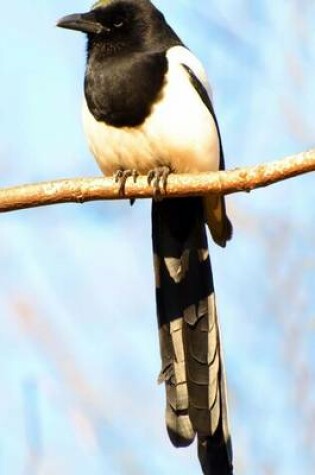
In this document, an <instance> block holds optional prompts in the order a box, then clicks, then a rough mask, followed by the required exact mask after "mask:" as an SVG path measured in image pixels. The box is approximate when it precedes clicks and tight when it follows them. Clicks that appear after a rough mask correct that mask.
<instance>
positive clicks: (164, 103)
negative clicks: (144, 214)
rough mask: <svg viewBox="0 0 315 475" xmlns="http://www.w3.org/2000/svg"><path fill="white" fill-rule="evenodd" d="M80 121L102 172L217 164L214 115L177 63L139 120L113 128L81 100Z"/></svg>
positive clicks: (191, 169)
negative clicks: (164, 166)
mask: <svg viewBox="0 0 315 475" xmlns="http://www.w3.org/2000/svg"><path fill="white" fill-rule="evenodd" d="M83 125H84V130H85V133H86V136H87V139H88V143H89V147H90V150H91V152H92V153H93V155H94V156H95V158H96V160H97V162H98V164H99V166H100V168H101V170H102V171H103V173H105V174H107V175H110V174H113V173H114V172H115V171H116V170H118V169H125V170H126V169H136V170H138V172H139V173H141V174H145V173H147V172H148V171H149V170H151V169H152V168H155V167H156V166H159V165H167V166H169V167H170V168H171V169H172V170H173V171H175V172H198V171H208V170H216V169H217V168H218V164H219V153H220V152H219V139H218V134H217V130H216V126H215V123H214V120H213V118H212V116H211V114H210V113H209V111H208V109H207V108H206V107H205V106H204V104H203V102H202V101H201V100H200V98H199V96H198V94H197V92H196V91H195V90H194V88H193V87H192V85H191V83H190V81H189V78H188V76H187V74H186V72H185V70H184V68H183V67H182V66H181V65H170V66H169V70H168V73H167V75H166V78H165V81H164V85H163V88H162V90H161V93H160V94H159V96H158V98H157V99H156V101H155V102H154V104H153V105H152V107H151V109H150V113H149V114H148V115H147V117H146V118H145V120H144V121H143V122H142V123H141V124H140V125H137V126H134V127H114V126H111V125H108V124H106V123H105V122H103V121H97V120H96V119H95V117H94V116H93V115H92V114H91V112H90V110H89V108H88V106H87V103H86V100H84V102H83Z"/></svg>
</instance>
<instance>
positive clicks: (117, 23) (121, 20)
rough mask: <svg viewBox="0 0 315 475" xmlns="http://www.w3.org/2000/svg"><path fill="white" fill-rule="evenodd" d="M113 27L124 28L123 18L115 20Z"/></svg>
mask: <svg viewBox="0 0 315 475" xmlns="http://www.w3.org/2000/svg"><path fill="white" fill-rule="evenodd" d="M113 26H114V27H115V28H121V27H122V26H124V20H123V19H122V18H117V19H116V20H114V22H113Z"/></svg>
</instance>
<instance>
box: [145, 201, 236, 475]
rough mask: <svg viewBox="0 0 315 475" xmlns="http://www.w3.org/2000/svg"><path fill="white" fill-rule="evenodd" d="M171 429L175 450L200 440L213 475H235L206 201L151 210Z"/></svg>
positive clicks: (202, 456) (164, 203) (204, 466)
mask: <svg viewBox="0 0 315 475" xmlns="http://www.w3.org/2000/svg"><path fill="white" fill-rule="evenodd" d="M152 241H153V252H154V264H155V278H156V301H157V313H158V323H159V338H160V350H161V358H162V371H161V374H160V377H159V381H160V382H165V386H166V426H167V430H168V434H169V437H170V439H171V441H172V443H173V444H174V445H175V446H176V447H184V446H187V445H189V444H191V443H192V441H193V440H194V438H195V434H197V436H198V454H199V459H200V463H201V466H202V470H203V473H204V474H207V475H231V474H232V473H233V468H232V449H231V440H230V435H229V428H228V420H227V404H226V386H225V375H224V367H223V362H222V356H221V347H220V331H219V325H218V320H217V313H216V306H215V298H214V288H213V278H212V271H211V265H210V259H209V252H208V244H207V237H206V230H205V224H204V210H203V202H202V198H180V199H165V200H163V201H160V202H153V205H152Z"/></svg>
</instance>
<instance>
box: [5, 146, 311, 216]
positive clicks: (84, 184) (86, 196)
mask: <svg viewBox="0 0 315 475" xmlns="http://www.w3.org/2000/svg"><path fill="white" fill-rule="evenodd" d="M311 171H315V150H310V151H308V152H303V153H300V154H297V155H293V156H291V157H287V158H284V159H282V160H277V161H274V162H270V163H266V164H261V165H256V166H251V167H245V168H238V169H235V170H228V171H224V172H223V171H221V172H214V173H201V174H194V175H192V174H190V175H175V174H173V175H170V176H169V178H168V183H167V188H166V193H164V192H163V196H164V195H165V196H168V197H175V196H197V195H204V194H207V193H215V194H224V195H228V194H231V193H236V192H240V191H247V192H249V191H251V190H253V189H255V188H261V187H265V186H267V185H271V184H273V183H277V182H279V181H281V180H285V179H288V178H292V177H295V176H298V175H301V174H303V173H307V172H311ZM152 194H153V191H152V187H151V186H149V185H148V183H147V179H146V177H139V178H138V180H137V183H133V180H132V179H131V178H130V179H128V181H127V183H126V187H125V194H124V196H123V198H150V197H152ZM121 198H122V197H121V196H119V194H118V186H117V184H115V183H114V181H113V179H112V178H103V177H99V178H73V179H64V180H56V181H49V182H43V183H37V184H32V185H22V186H16V187H12V188H3V189H0V212H6V211H14V210H18V209H25V208H34V207H37V206H45V205H51V204H58V203H84V202H86V201H95V200H114V199H121Z"/></svg>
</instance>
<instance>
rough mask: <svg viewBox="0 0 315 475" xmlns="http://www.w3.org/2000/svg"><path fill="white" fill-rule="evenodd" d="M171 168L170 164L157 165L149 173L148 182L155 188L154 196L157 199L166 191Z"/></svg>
mask: <svg viewBox="0 0 315 475" xmlns="http://www.w3.org/2000/svg"><path fill="white" fill-rule="evenodd" d="M170 173H171V169H170V167H168V166H160V167H156V168H154V169H153V170H150V171H149V173H148V175H147V180H148V184H149V185H151V186H152V188H153V194H154V198H155V199H157V198H158V197H159V195H161V192H162V191H163V192H165V191H166V185H167V179H168V176H169V174H170Z"/></svg>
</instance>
